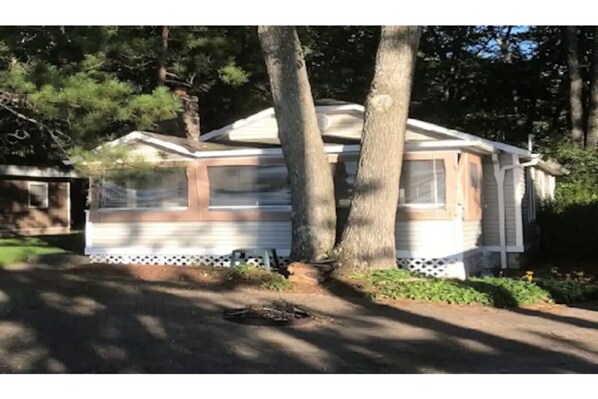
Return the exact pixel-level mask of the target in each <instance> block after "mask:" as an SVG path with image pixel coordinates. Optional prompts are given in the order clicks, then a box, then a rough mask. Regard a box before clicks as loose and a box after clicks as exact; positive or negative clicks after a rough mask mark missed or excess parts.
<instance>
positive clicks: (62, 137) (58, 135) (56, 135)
mask: <svg viewBox="0 0 598 399" xmlns="http://www.w3.org/2000/svg"><path fill="white" fill-rule="evenodd" d="M5 94H6V93H4V92H2V95H5ZM0 108H2V109H4V110H5V111H8V112H9V113H11V114H13V115H14V116H16V117H17V118H18V119H21V120H24V121H26V122H29V123H32V124H34V125H36V126H37V127H39V128H40V129H42V130H44V131H46V132H48V134H50V137H51V138H52V141H54V143H55V144H56V145H57V146H58V147H59V148H60V150H62V151H63V152H65V153H66V146H67V145H68V143H70V141H71V140H70V137H69V136H68V135H66V134H65V133H63V132H62V131H60V130H58V129H52V128H50V127H49V126H48V125H46V124H44V123H42V122H40V121H38V120H35V119H33V118H30V117H28V116H27V115H25V114H22V113H21V112H19V111H17V110H15V109H14V108H12V107H10V106H8V105H6V104H4V103H3V102H0Z"/></svg>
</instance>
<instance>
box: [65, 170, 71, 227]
mask: <svg viewBox="0 0 598 399" xmlns="http://www.w3.org/2000/svg"><path fill="white" fill-rule="evenodd" d="M66 201H67V202H66V218H67V219H66V220H67V226H68V228H69V230H70V228H71V182H70V181H67V182H66Z"/></svg>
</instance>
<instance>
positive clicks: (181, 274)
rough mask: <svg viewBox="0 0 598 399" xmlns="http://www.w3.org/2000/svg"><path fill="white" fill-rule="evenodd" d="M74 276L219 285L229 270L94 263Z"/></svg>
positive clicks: (74, 271) (73, 270)
mask: <svg viewBox="0 0 598 399" xmlns="http://www.w3.org/2000/svg"><path fill="white" fill-rule="evenodd" d="M69 273H73V274H101V275H103V276H106V277H132V278H135V279H139V280H143V281H160V282H172V283H181V282H182V283H194V284H217V283H223V282H225V281H226V275H227V273H228V269H226V268H217V267H210V266H159V265H112V264H102V263H94V264H89V265H84V266H79V267H75V268H73V269H71V270H69Z"/></svg>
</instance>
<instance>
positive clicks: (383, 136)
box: [335, 26, 421, 276]
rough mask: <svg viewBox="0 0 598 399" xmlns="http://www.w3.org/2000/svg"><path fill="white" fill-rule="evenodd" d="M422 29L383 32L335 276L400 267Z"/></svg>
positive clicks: (338, 251)
mask: <svg viewBox="0 0 598 399" xmlns="http://www.w3.org/2000/svg"><path fill="white" fill-rule="evenodd" d="M420 34H421V28H420V27H415V26H387V27H383V28H382V35H381V39H380V45H379V47H378V54H377V56H376V67H375V73H374V80H373V81H372V85H371V88H370V92H369V94H368V97H367V100H366V107H365V123H364V126H363V133H362V139H361V152H360V155H359V164H358V168H357V176H356V179H355V187H354V190H353V196H352V198H351V208H350V211H349V218H348V221H347V224H346V227H345V229H344V231H343V234H342V237H341V241H340V243H339V244H338V246H337V248H336V249H335V255H336V269H335V274H337V275H339V276H342V275H347V274H350V273H354V272H365V271H370V270H376V269H388V268H395V267H396V246H395V224H396V213H397V205H398V200H399V181H400V177H401V166H402V163H403V147H404V142H405V129H406V123H407V117H408V114H409V101H410V97H411V85H412V80H413V72H414V69H415V60H416V57H417V47H418V44H419V37H420Z"/></svg>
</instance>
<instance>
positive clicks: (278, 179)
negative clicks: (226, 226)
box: [208, 164, 291, 210]
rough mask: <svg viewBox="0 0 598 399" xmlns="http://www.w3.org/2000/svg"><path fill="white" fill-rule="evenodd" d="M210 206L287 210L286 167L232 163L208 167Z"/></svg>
mask: <svg viewBox="0 0 598 399" xmlns="http://www.w3.org/2000/svg"><path fill="white" fill-rule="evenodd" d="M208 179H209V182H210V183H209V184H210V208H212V209H217V208H235V209H244V208H245V209H251V208H260V209H262V208H263V209H266V210H267V209H273V210H276V209H280V208H284V209H288V208H289V207H290V206H291V190H290V187H289V182H288V174H287V169H286V166H285V165H283V164H272V165H250V166H245V165H234V166H232V165H231V166H210V167H208Z"/></svg>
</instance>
